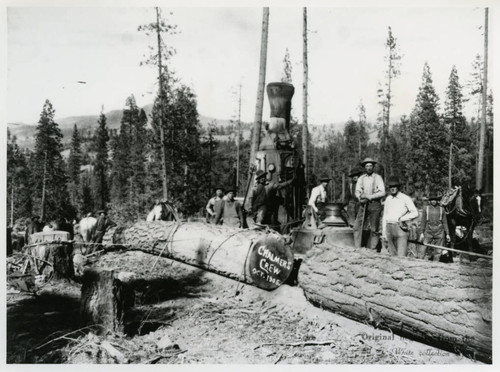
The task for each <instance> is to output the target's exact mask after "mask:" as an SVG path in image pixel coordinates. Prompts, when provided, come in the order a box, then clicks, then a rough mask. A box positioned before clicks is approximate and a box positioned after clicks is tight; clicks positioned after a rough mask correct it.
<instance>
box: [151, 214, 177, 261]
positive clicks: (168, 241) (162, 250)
mask: <svg viewBox="0 0 500 372" xmlns="http://www.w3.org/2000/svg"><path fill="white" fill-rule="evenodd" d="M180 225H181V224H180V223H179V222H177V223H176V224H175V226H174V227H173V228H172V229H171V230H170V232H169V234H168V236H167V239H166V241H165V245H164V246H163V248H162V249H161V252H160V254H159V255H158V257H156V261H155V263H154V264H153V267H152V268H151V271H153V270H154V268H155V266H156V264H157V263H158V260H159V259H160V257H161V256H162V254H163V252H164V251H165V248H167V246H168V243H170V252H168V253H169V255H171V254H172V243H173V239H172V240H170V238H172V237H173V235H174V234H175V232H176V231H177V229H178V228H179V226H180ZM157 241H158V240H157ZM155 243H156V242H155ZM153 247H154V244H153Z"/></svg>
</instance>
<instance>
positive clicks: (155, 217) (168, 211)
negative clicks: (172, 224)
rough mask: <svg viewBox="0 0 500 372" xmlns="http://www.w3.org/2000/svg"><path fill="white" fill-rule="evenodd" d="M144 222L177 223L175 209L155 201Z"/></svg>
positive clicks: (162, 202) (166, 203)
mask: <svg viewBox="0 0 500 372" xmlns="http://www.w3.org/2000/svg"><path fill="white" fill-rule="evenodd" d="M146 221H176V222H179V221H180V219H179V216H178V215H177V212H176V210H175V207H174V206H173V205H172V204H171V203H169V202H165V201H157V202H156V203H155V205H154V206H153V208H152V209H151V212H149V214H148V216H147V217H146Z"/></svg>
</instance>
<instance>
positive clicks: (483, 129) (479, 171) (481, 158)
mask: <svg viewBox="0 0 500 372" xmlns="http://www.w3.org/2000/svg"><path fill="white" fill-rule="evenodd" d="M487 84H488V8H485V10H484V69H483V102H482V115H481V116H482V117H481V130H480V132H479V153H478V163H477V174H476V189H478V190H481V189H482V187H483V169H484V147H485V143H486V141H485V138H486V106H487V104H488V102H487V101H488V100H487Z"/></svg>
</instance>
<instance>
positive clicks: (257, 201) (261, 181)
mask: <svg viewBox="0 0 500 372" xmlns="http://www.w3.org/2000/svg"><path fill="white" fill-rule="evenodd" d="M266 176H267V172H264V171H263V170H260V169H259V170H258V171H257V173H255V186H254V188H253V190H252V193H251V195H250V198H249V204H250V210H249V211H248V214H249V215H250V216H252V217H253V220H254V221H255V223H258V224H264V223H266V222H267V218H266V217H267V206H268V205H269V198H268V196H267V189H266Z"/></svg>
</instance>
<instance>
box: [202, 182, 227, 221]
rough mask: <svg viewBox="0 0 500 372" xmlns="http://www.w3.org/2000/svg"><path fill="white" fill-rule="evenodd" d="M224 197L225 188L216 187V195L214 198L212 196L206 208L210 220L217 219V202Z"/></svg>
mask: <svg viewBox="0 0 500 372" xmlns="http://www.w3.org/2000/svg"><path fill="white" fill-rule="evenodd" d="M223 197H224V189H223V188H222V187H217V188H216V189H215V196H214V197H213V198H210V200H209V201H208V203H207V206H206V208H205V209H206V210H207V214H208V215H207V220H208V222H213V221H214V220H215V203H216V202H220V201H222V198H223Z"/></svg>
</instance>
